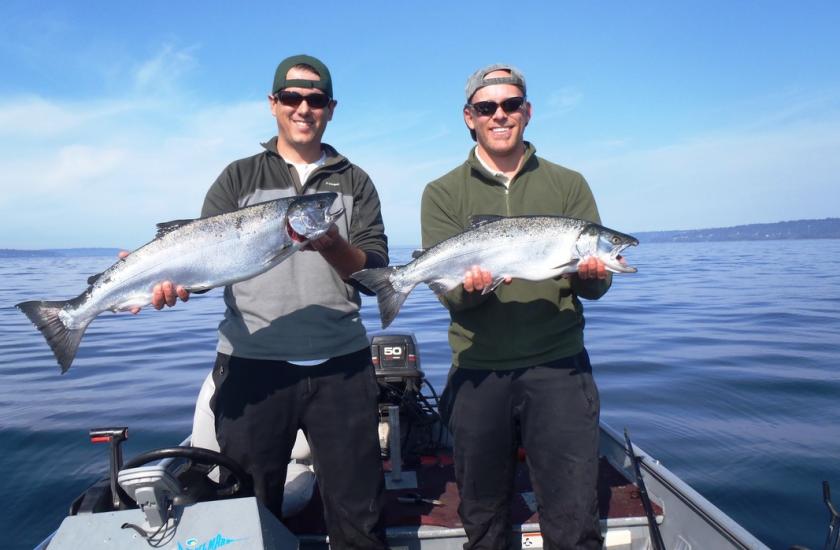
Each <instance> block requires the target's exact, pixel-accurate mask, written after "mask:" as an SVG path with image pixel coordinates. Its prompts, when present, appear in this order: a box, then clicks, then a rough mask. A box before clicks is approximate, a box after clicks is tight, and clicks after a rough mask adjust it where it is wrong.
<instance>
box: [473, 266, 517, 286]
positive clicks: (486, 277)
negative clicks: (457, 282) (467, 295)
mask: <svg viewBox="0 0 840 550" xmlns="http://www.w3.org/2000/svg"><path fill="white" fill-rule="evenodd" d="M512 280H513V279H512V278H511V277H505V278H504V280H503V282H504V283H505V284H506V285H509V284H510V282H511V281H512ZM492 285H493V274H492V273H490V272H489V271H487V270H485V269H481V267H480V266H477V265H474V266H472V268H471V269H469V270H468V271H467V272H466V273H464V290H466V291H467V292H474V291H476V290H478V291H482V290H484V289H485V287H487V288H489V287H490V286H492Z"/></svg>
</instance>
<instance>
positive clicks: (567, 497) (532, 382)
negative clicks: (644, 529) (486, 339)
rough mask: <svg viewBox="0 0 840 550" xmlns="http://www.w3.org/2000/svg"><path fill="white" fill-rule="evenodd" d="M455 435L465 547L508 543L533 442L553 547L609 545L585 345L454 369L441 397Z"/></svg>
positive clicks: (546, 535) (596, 407)
mask: <svg viewBox="0 0 840 550" xmlns="http://www.w3.org/2000/svg"><path fill="white" fill-rule="evenodd" d="M442 407H443V412H444V418H445V419H447V420H448V424H449V428H450V430H451V431H452V434H453V437H454V443H455V445H454V448H455V457H454V458H455V476H456V480H457V483H458V490H459V491H460V495H461V506H460V507H459V509H458V513H459V515H460V517H461V521H462V522H463V524H464V529H465V530H466V532H467V537H468V539H469V542H468V543H467V544H465V545H464V548H465V549H468V550H471V549H482V550H483V549H494V550H507V549H508V548H510V546H511V544H512V542H513V541H512V539H511V537H512V535H511V529H512V525H511V519H510V506H511V502H512V499H513V497H514V488H513V480H514V475H515V473H516V462H517V448H518V445H519V440H518V437H517V431H518V433H519V434H520V437H521V444H522V446H523V447H524V448H525V452H526V457H527V459H526V460H527V464H528V468H529V471H530V474H531V483H532V485H533V488H534V493H535V496H536V499H537V505H538V510H539V516H540V530H541V532H542V535H543V544H544V547H545V548H548V549H552V550H559V549H563V550H565V549H573V548H574V549H583V548H585V549H590V548H591V549H595V548H601V545H602V537H601V532H600V527H599V522H598V488H597V482H598V434H599V427H598V420H599V414H600V399H599V396H598V389H597V387H596V386H595V381H594V380H593V378H592V368H591V366H590V364H589V356H588V354H587V353H586V350H584V351H583V352H581V353H580V354H578V355H576V356H573V357H569V358H565V359H562V360H559V361H553V362H551V363H549V364H545V365H538V366H534V367H527V368H520V369H514V370H508V371H488V370H475V369H465V368H453V369H452V370H451V371H450V374H449V380H448V382H447V386H446V389H445V390H444V394H443V397H442Z"/></svg>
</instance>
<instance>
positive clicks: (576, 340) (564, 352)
mask: <svg viewBox="0 0 840 550" xmlns="http://www.w3.org/2000/svg"><path fill="white" fill-rule="evenodd" d="M535 153H536V149H535V148H534V147H533V145H531V144H530V143H527V142H526V152H525V160H524V162H523V164H522V168H521V169H520V170H519V172H518V173H517V174H516V176H515V177H514V178H513V180H511V182H510V185H509V187H506V186H505V185H504V183H502V182H501V181H500V180H499V179H497V178H496V177H494V176H493V175H491V174H490V173H489V172H488V171H487V170H486V169H485V168H484V167H483V166H482V165H481V163H480V162H479V160H478V159H477V158H476V156H475V154H476V153H475V149H473V150H472V151H471V152H470V154H469V157H468V158H467V161H466V162H465V163H464V164H462V165H461V166H458V167H457V168H455V169H454V170H452V171H451V172H449V173H448V174H446V175H444V176H443V177H441V178H439V179H437V180H435V181H433V182H431V183H429V184H428V185H427V186H426V189H425V191H424V192H423V202H422V207H421V226H422V237H423V247H424V248H430V247H432V246H434V245H436V244H438V243H439V242H441V241H443V240H445V239H448V238H449V237H451V236H453V235H456V234H458V233H460V232H461V231H464V230H466V229H467V228H468V227H469V218H470V217H471V216H473V215H476V214H493V215H502V216H522V215H556V216H569V217H573V218H579V219H583V220H588V221H592V222H596V223H600V222H601V220H600V217H599V215H598V208H597V207H596V206H595V199H594V198H593V196H592V192H591V191H590V189H589V185H587V183H586V180H585V179H584V178H583V176H581V175H580V174H579V173H577V172H574V171H572V170H569V169H567V168H564V167H562V166H559V165H557V164H553V163H551V162H548V161H547V160H545V159H542V158H540V157H538V156H537V155H536V154H535ZM526 261H527V260H526ZM611 281H612V279H611V277H610V276H608V278H607V279H606V280H603V281H600V280H597V279H589V280H585V281H584V280H581V279H578V278H577V276H576V275H573V276H572V277H571V278H568V279H567V278H563V277H557V278H555V279H550V280H547V281H538V282H534V281H525V280H521V279H514V280H513V282H512V283H511V284H509V285H500V286H499V287H498V288H497V289H496V290H495V291H494V292H492V293H489V294H485V295H483V296H482V295H481V293H480V292H471V293H468V292H465V291H464V289H463V286H459V287H458V288H456V289H454V290H452V291H450V292H448V293H447V294H446V295H444V296H441V302H442V303H443V304H444V305H445V306H446V307H447V309H449V313H450V317H451V323H450V325H449V344H450V346H451V347H452V364H453V365H455V366H457V367H465V368H476V369H492V370H505V369H515V368H520V367H528V366H533V365H538V364H542V363H545V362H547V361H551V360H555V359H561V358H563V357H569V356H571V355H574V354H576V353H578V352H580V351H581V350H582V349H583V326H584V319H583V306H582V305H581V303H580V300H578V297H583V298H587V299H591V300H594V299H598V298H600V297H601V296H603V295H604V293H605V292H606V291H607V289H608V288H609V287H610V283H611Z"/></svg>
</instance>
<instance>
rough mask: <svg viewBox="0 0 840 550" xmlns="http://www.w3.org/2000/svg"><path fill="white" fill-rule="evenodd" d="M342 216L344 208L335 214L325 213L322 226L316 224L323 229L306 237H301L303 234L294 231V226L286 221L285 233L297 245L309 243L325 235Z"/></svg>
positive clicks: (289, 221)
mask: <svg viewBox="0 0 840 550" xmlns="http://www.w3.org/2000/svg"><path fill="white" fill-rule="evenodd" d="M342 214H344V208H339V209H338V210H336V211H335V212H325V213H324V223H323V224H320V223H319V224H318V225H319V226H321V227H323V229H319V230H317V231H314V232H313V233H312V234H310V235H309V236H308V237H307V236H306V235H303V234H301V233H299V232H298V231H296V230H295V228H294V226H293V225H292V222H291V220H288V219H287V220H286V233H287V234H288V235H289V238H290V239H292V241H293V242H295V243H298V244H306V243H308V242H309V241H311V240H312V239H317V238H318V237H320V236H321V235H323V234H324V233H326V232H327V230H328V229H329V228H330V226H331V225H332V224H333V222H335V220H337V219H338V218H340V217H341V215H342Z"/></svg>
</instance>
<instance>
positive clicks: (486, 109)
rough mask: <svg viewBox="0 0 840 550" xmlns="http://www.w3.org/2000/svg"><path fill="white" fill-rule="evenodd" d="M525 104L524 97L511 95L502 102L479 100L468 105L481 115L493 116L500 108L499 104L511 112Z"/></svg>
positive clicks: (505, 110) (507, 111)
mask: <svg viewBox="0 0 840 550" xmlns="http://www.w3.org/2000/svg"><path fill="white" fill-rule="evenodd" d="M524 104H525V98H524V97H509V98H507V99H506V100H504V101H502V102H501V103H496V102H495V101H479V102H476V103H469V104H468V105H469V106H470V107H472V108H473V109H475V112H476V113H478V114H479V115H481V116H492V115H494V114H496V109H498V108H499V105H501V106H502V110H503V111H504V112H505V113H507V114H511V113H514V112H516V111H517V110H519V108H520V107H522V105H524Z"/></svg>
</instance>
